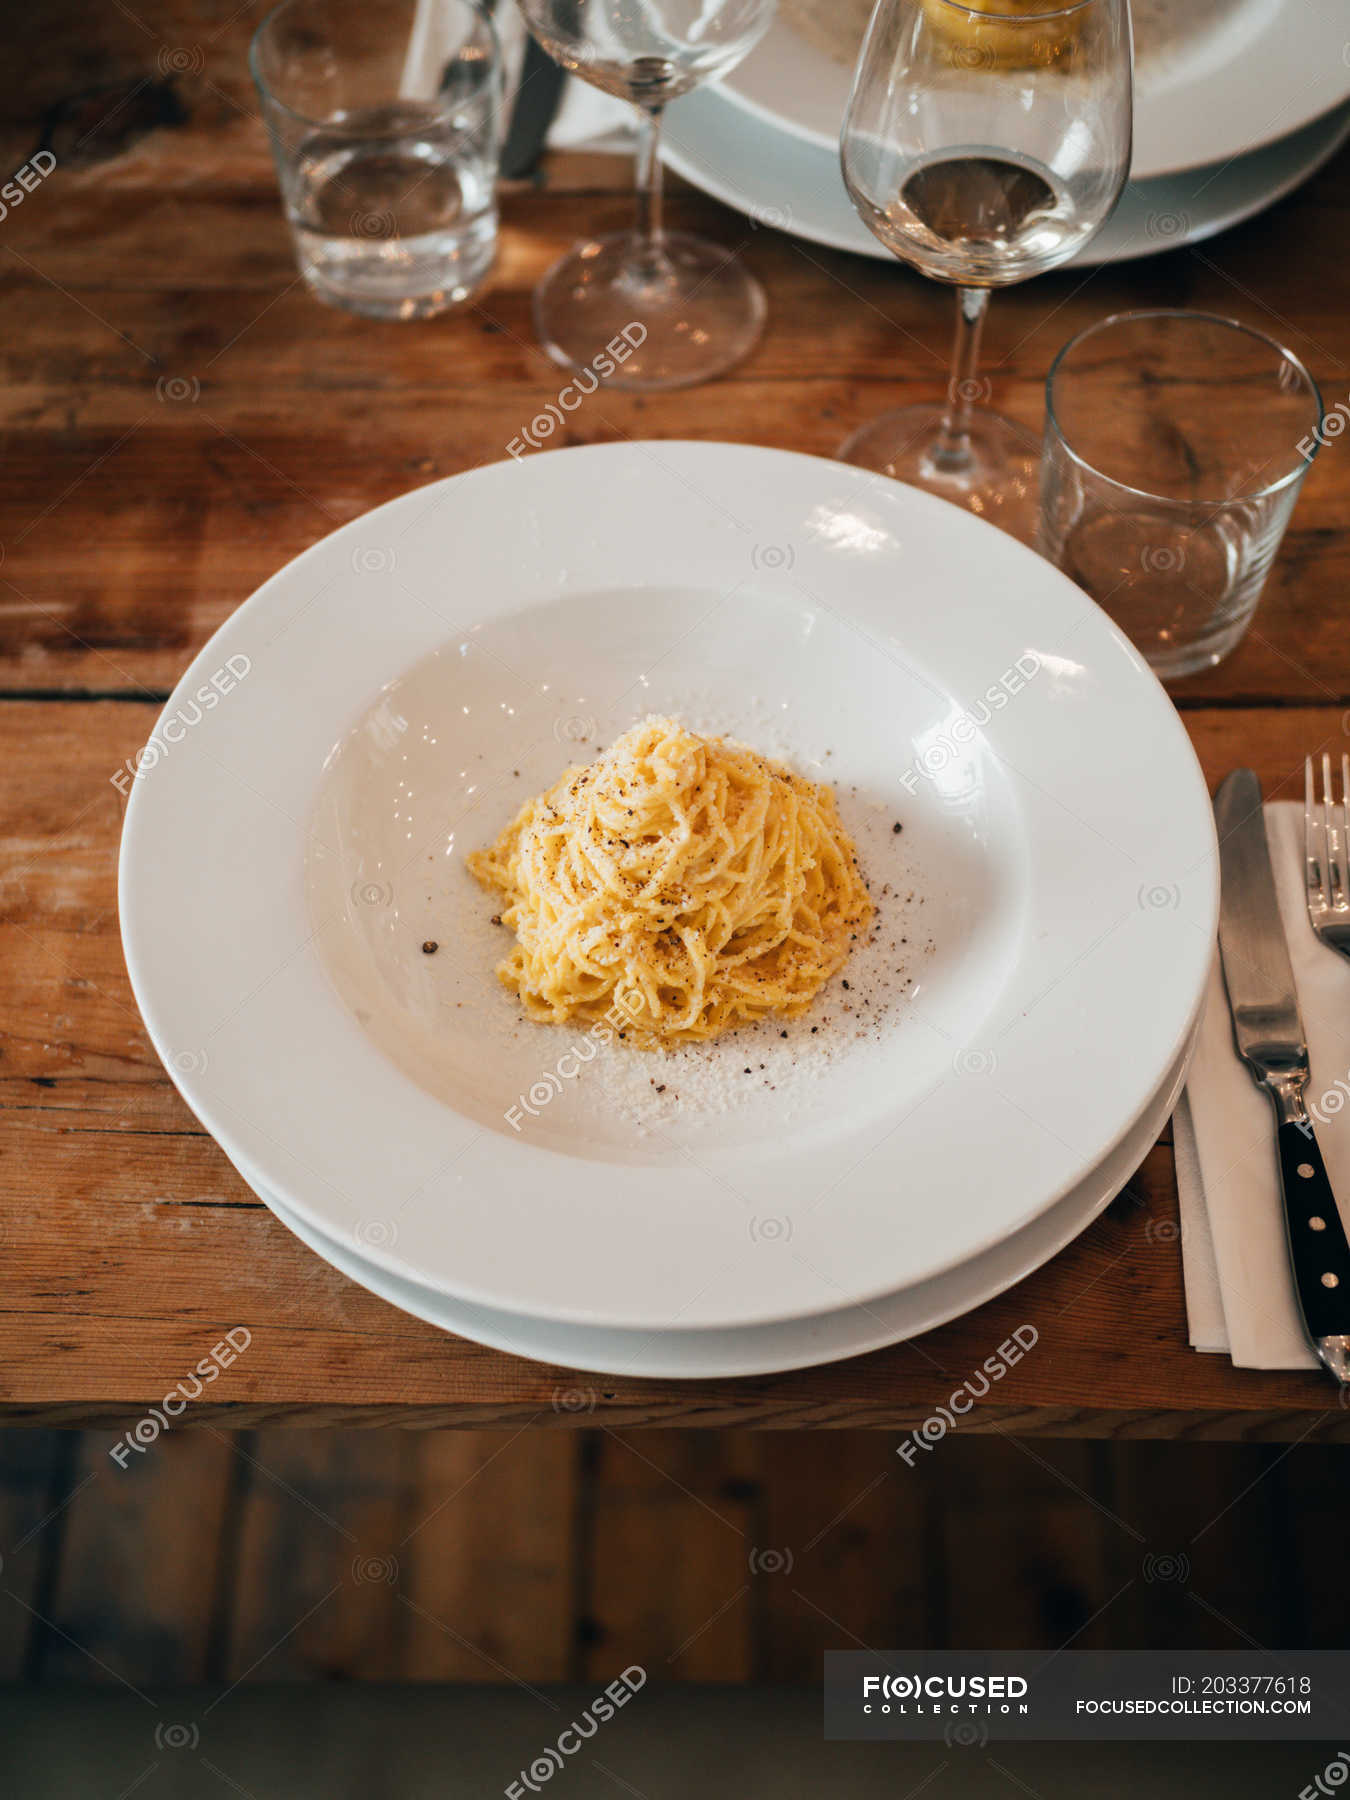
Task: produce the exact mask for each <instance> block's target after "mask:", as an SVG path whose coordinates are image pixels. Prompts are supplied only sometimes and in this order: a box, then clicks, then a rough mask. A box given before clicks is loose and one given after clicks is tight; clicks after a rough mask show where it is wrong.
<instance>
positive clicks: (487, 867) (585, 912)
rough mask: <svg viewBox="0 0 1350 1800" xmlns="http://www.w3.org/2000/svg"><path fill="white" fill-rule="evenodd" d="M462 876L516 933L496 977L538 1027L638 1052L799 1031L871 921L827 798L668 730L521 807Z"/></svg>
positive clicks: (752, 758) (759, 764)
mask: <svg viewBox="0 0 1350 1800" xmlns="http://www.w3.org/2000/svg"><path fill="white" fill-rule="evenodd" d="M468 863H469V868H470V870H471V871H472V873H473V874H474V875H475V876H476V877H477V878H478V880H479V881H480V882H482V884H483V885H484V887H487V888H490V889H493V890H495V891H496V892H498V893H500V894H501V895H502V896H503V898H504V900H505V902H506V904H505V905H504V906H503V908H502V913H501V920H502V923H503V924H504V925H508V926H510V927H511V928H512V929H513V930H514V932H515V934H516V943H515V947H514V949H513V950H512V951H511V954H510V955H509V956H508V957H507V958H506V960H505V961H504V962H503V963H501V964H500V965H499V966H498V969H497V974H498V976H499V977H500V979H501V981H502V982H503V984H504V985H505V986H506V987H508V988H510V989H511V991H512V992H513V993H515V994H517V995H518V996H519V998H520V1001H521V1003H522V1005H523V1006H524V1008H525V1010H526V1012H527V1013H528V1014H529V1016H530V1017H531V1018H532V1019H539V1020H543V1021H546V1022H549V1023H552V1024H563V1023H566V1022H567V1021H570V1020H576V1019H584V1020H592V1019H594V1020H598V1019H602V1018H605V1017H606V1016H607V1015H610V1014H611V1013H612V1012H613V1009H614V1008H615V1007H616V1006H617V1007H618V1008H620V1009H621V1013H620V1016H622V1017H625V1018H626V1019H628V1020H631V1028H630V1029H631V1035H632V1036H633V1038H634V1039H635V1040H636V1041H637V1042H638V1043H639V1044H644V1045H650V1044H656V1043H681V1042H689V1041H692V1040H697V1039H702V1038H713V1037H717V1036H718V1035H719V1034H720V1033H722V1032H724V1031H729V1030H731V1029H732V1028H733V1027H734V1026H737V1025H742V1024H746V1023H749V1022H751V1021H753V1020H756V1019H760V1018H763V1017H765V1016H766V1015H767V1014H770V1013H775V1014H779V1015H782V1016H784V1017H787V1018H792V1017H796V1016H797V1015H798V1014H800V1013H802V1012H804V1011H805V1010H806V1008H807V1007H808V1006H809V1005H810V1004H811V1002H812V1000H813V999H814V998H815V996H816V995H817V994H818V993H819V992H820V990H821V988H822V987H823V986H824V985H825V983H826V982H827V981H828V980H829V979H830V977H831V976H832V975H833V974H834V973H835V972H836V971H837V970H838V969H840V968H841V967H842V966H843V964H844V962H845V960H846V958H847V956H848V953H849V947H850V945H851V943H852V941H853V939H854V938H855V937H856V936H857V935H858V934H859V933H860V932H861V931H862V930H863V929H864V928H865V927H866V925H867V924H868V921H869V920H870V919H871V917H872V902H871V900H870V899H869V898H868V895H867V889H866V887H865V886H864V884H863V880H862V876H861V874H860V873H859V870H858V863H857V855H856V852H855V851H854V848H853V844H852V841H851V839H850V838H849V836H848V834H847V833H846V832H845V830H844V828H843V826H842V824H841V823H840V821H839V815H838V813H837V811H836V810H835V803H834V795H833V794H832V793H831V791H830V789H829V788H828V787H823V786H817V785H816V783H814V782H811V781H807V780H805V779H804V778H803V777H802V776H800V775H795V774H793V773H792V771H791V770H790V769H786V768H784V767H783V766H782V765H781V764H779V763H775V762H771V761H770V760H769V759H768V758H767V757H764V756H760V755H758V754H757V753H756V752H755V751H753V750H750V749H747V748H746V746H745V745H743V744H737V743H734V742H733V741H732V740H730V739H729V738H704V737H699V736H697V735H696V734H695V733H694V732H691V731H686V730H685V729H684V727H683V726H681V725H680V724H678V723H677V722H676V721H675V720H673V719H647V720H646V721H644V723H642V724H641V725H635V726H634V727H633V729H632V730H631V731H627V732H625V733H624V734H623V736H622V737H620V738H619V739H617V740H616V742H615V743H614V744H613V745H612V746H611V747H610V749H609V750H607V751H606V752H605V753H604V754H603V755H602V756H600V757H599V758H598V759H597V760H596V761H595V762H593V763H591V764H590V765H589V766H586V767H577V768H572V769H568V770H567V772H566V774H564V775H563V777H562V778H561V780H560V781H558V782H557V783H556V785H555V786H553V787H552V788H550V789H549V791H548V792H547V793H546V794H543V795H541V796H540V798H538V799H536V800H531V801H529V802H528V803H527V804H526V805H525V806H523V807H522V808H521V810H520V812H519V813H518V814H517V816H516V818H515V819H514V820H513V821H512V823H511V824H510V825H509V826H508V827H507V829H506V830H505V831H504V832H503V833H502V835H501V837H500V838H499V839H498V840H497V842H496V843H495V844H494V845H493V846H492V848H491V849H490V850H480V851H476V852H475V853H474V854H473V855H471V856H470V857H469V859H468Z"/></svg>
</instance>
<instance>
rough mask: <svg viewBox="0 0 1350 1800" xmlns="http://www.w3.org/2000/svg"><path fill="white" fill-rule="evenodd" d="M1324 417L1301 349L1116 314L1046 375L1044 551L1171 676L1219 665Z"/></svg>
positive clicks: (1233, 330) (1238, 331)
mask: <svg viewBox="0 0 1350 1800" xmlns="http://www.w3.org/2000/svg"><path fill="white" fill-rule="evenodd" d="M1322 419H1323V413H1322V400H1321V396H1320V394H1319V393H1318V391H1317V384H1316V383H1315V382H1314V381H1313V378H1312V376H1311V375H1309V373H1308V371H1307V370H1306V369H1305V368H1304V366H1303V364H1302V363H1301V362H1300V361H1299V359H1298V358H1297V357H1296V356H1294V355H1293V354H1292V352H1291V351H1289V350H1286V349H1285V348H1284V347H1283V345H1281V344H1277V343H1276V342H1275V341H1274V339H1273V338H1268V337H1266V336H1265V335H1264V334H1263V333H1262V332H1259V331H1254V330H1252V329H1251V328H1250V327H1249V326H1246V325H1240V324H1239V323H1238V322H1237V320H1235V319H1224V318H1219V317H1217V316H1215V315H1214V314H1211V313H1198V312H1176V311H1157V312H1132V313H1117V314H1115V315H1114V316H1113V317H1111V318H1109V319H1103V320H1102V321H1101V322H1100V324H1097V325H1091V326H1089V327H1088V329H1087V330H1086V331H1082V332H1080V333H1079V334H1078V336H1077V337H1075V338H1072V339H1071V340H1070V341H1069V343H1067V344H1066V345H1065V346H1064V348H1063V349H1062V350H1061V351H1060V353H1059V355H1058V356H1057V357H1056V359H1055V361H1054V364H1053V366H1052V367H1051V370H1050V375H1049V379H1048V380H1047V382H1046V417H1045V441H1044V445H1043V448H1042V460H1041V527H1040V539H1039V545H1038V547H1039V549H1040V551H1041V554H1042V555H1043V556H1046V557H1048V558H1049V559H1050V561H1051V562H1053V563H1055V564H1056V565H1057V566H1058V567H1059V568H1061V569H1062V570H1063V571H1064V573H1065V574H1066V575H1068V576H1069V577H1070V578H1071V579H1072V580H1074V581H1076V582H1077V583H1078V584H1079V586H1080V587H1083V588H1086V590H1087V592H1088V593H1089V594H1091V595H1092V597H1093V599H1094V600H1096V601H1097V602H1098V603H1099V605H1101V606H1102V607H1104V608H1105V610H1106V611H1107V612H1109V613H1110V615H1111V617H1112V618H1113V619H1114V620H1115V621H1116V623H1117V624H1118V625H1119V626H1120V627H1121V629H1122V630H1123V631H1124V632H1126V634H1127V635H1128V636H1129V637H1130V638H1131V639H1132V640H1133V642H1134V643H1135V645H1136V646H1137V647H1138V648H1139V649H1140V650H1141V651H1142V652H1143V654H1144V655H1145V656H1146V657H1147V659H1148V661H1149V663H1150V664H1151V665H1152V667H1153V669H1154V670H1155V672H1156V673H1157V674H1158V675H1160V676H1161V677H1162V678H1163V679H1164V680H1177V679H1180V678H1181V677H1182V676H1184V675H1194V674H1197V673H1198V672H1199V671H1200V670H1202V669H1208V668H1211V667H1213V665H1214V664H1215V663H1218V662H1221V661H1222V660H1223V658H1224V657H1225V656H1227V655H1228V653H1229V651H1231V650H1232V649H1233V648H1234V647H1235V645H1236V644H1237V643H1238V641H1239V640H1240V639H1241V637H1242V635H1243V633H1244V632H1245V631H1246V629H1247V627H1248V626H1249V625H1250V624H1251V621H1252V615H1253V613H1254V612H1255V611H1256V605H1257V602H1258V600H1259V599H1260V598H1261V589H1262V587H1263V586H1264V585H1265V579H1266V576H1267V575H1268V574H1269V572H1270V566H1271V564H1272V563H1273V562H1274V560H1275V555H1276V552H1277V551H1278V550H1279V547H1280V540H1281V538H1282V537H1283V536H1284V528H1285V526H1286V525H1287V524H1288V523H1289V515H1290V514H1291V513H1292V512H1293V510H1294V502H1295V501H1296V500H1297V498H1298V493H1299V488H1300V487H1301V485H1302V482H1303V477H1304V476H1305V475H1306V473H1307V471H1308V465H1309V464H1310V463H1311V461H1312V459H1313V457H1314V455H1315V454H1316V452H1317V450H1318V447H1319V445H1320V443H1321V440H1322V435H1323V434H1322Z"/></svg>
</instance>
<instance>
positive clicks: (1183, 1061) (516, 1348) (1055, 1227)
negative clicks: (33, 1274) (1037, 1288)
mask: <svg viewBox="0 0 1350 1800" xmlns="http://www.w3.org/2000/svg"><path fill="white" fill-rule="evenodd" d="M1193 1044H1194V1035H1193V1034H1192V1039H1191V1043H1190V1044H1188V1045H1187V1048H1186V1051H1185V1053H1184V1054H1183V1055H1182V1056H1181V1057H1179V1058H1178V1060H1177V1062H1176V1063H1175V1064H1174V1066H1173V1067H1172V1068H1171V1069H1170V1070H1169V1071H1168V1074H1167V1078H1166V1080H1165V1081H1164V1082H1163V1084H1162V1086H1161V1087H1160V1088H1159V1089H1158V1092H1157V1094H1156V1095H1155V1096H1154V1098H1153V1100H1152V1102H1151V1103H1150V1105H1149V1106H1148V1108H1147V1110H1146V1111H1145V1112H1144V1114H1143V1116H1142V1117H1141V1118H1140V1119H1139V1121H1138V1122H1137V1124H1136V1125H1135V1126H1134V1128H1133V1129H1132V1130H1131V1131H1130V1132H1129V1133H1127V1135H1126V1137H1125V1138H1124V1140H1123V1141H1122V1142H1121V1143H1120V1144H1119V1145H1118V1146H1117V1147H1116V1149H1115V1150H1114V1151H1113V1152H1112V1153H1111V1154H1110V1155H1109V1156H1108V1157H1107V1158H1106V1160H1105V1161H1104V1162H1103V1163H1102V1164H1101V1166H1100V1167H1099V1168H1097V1169H1095V1170H1094V1171H1093V1172H1092V1174H1091V1175H1090V1176H1089V1177H1088V1178H1087V1179H1086V1180H1085V1181H1083V1182H1081V1183H1080V1184H1079V1186H1078V1187H1077V1188H1075V1189H1074V1191H1073V1192H1072V1193H1071V1194H1067V1195H1065V1197H1064V1198H1063V1199H1062V1200H1061V1201H1059V1203H1058V1204H1057V1205H1056V1206H1054V1207H1053V1208H1052V1209H1051V1210H1050V1211H1049V1212H1048V1213H1045V1214H1043V1215H1042V1216H1041V1217H1040V1218H1039V1219H1037V1220H1036V1221H1035V1222H1034V1223H1033V1224H1031V1225H1028V1226H1026V1227H1025V1228H1024V1229H1023V1230H1022V1231H1020V1232H1017V1233H1016V1234H1015V1235H1014V1236H1012V1237H1010V1238H1008V1239H1006V1240H1005V1241H1004V1242H1003V1243H1001V1244H999V1245H997V1246H996V1247H995V1248H994V1249H992V1250H988V1251H986V1252H985V1253H984V1254H983V1255H982V1256H977V1257H975V1258H973V1259H972V1260H971V1261H970V1262H968V1263H965V1264H963V1265H962V1267H960V1268H959V1269H952V1270H950V1271H949V1272H948V1273H947V1274H946V1275H940V1276H938V1277H937V1278H936V1279H935V1280H933V1281H927V1282H922V1283H920V1284H919V1286H918V1287H914V1288H907V1289H905V1290H904V1291H902V1292H900V1293H897V1294H889V1295H887V1296H886V1297H885V1298H884V1299H881V1300H878V1301H875V1302H873V1303H872V1304H870V1305H867V1306H854V1307H845V1308H842V1309H841V1310H840V1311H838V1312H834V1313H822V1314H820V1315H818V1316H817V1317H815V1318H809V1319H797V1320H793V1321H790V1322H788V1323H786V1324H780V1325H762V1326H751V1327H746V1328H743V1329H740V1330H732V1331H678V1332H661V1331H647V1332H642V1331H606V1330H601V1329H591V1328H588V1327H586V1326H577V1325H563V1324H555V1323H553V1322H551V1321H549V1320H544V1319H531V1318H526V1317H523V1316H521V1315H520V1314H518V1313H510V1312H502V1311H500V1310H497V1309H495V1308H492V1307H485V1306H475V1305H473V1304H472V1303H471V1302H468V1301H463V1300H452V1299H450V1298H448V1297H447V1296H446V1295H444V1294H440V1293H437V1292H436V1290H435V1289H434V1288H428V1287H424V1286H422V1285H421V1284H420V1283H417V1282H413V1281H405V1280H403V1279H402V1278H401V1277H400V1276H398V1275H394V1274H391V1273H390V1272H388V1271H387V1270H385V1269H381V1268H377V1267H376V1266H375V1264H374V1263H370V1262H366V1261H365V1260H363V1259H362V1258H361V1257H358V1256H356V1255H354V1254H353V1253H352V1252H351V1251H350V1250H349V1249H347V1248H345V1247H344V1246H343V1245H341V1244H335V1243H334V1242H333V1241H332V1239H331V1238H327V1237H325V1236H324V1234H323V1233H322V1232H321V1231H318V1230H316V1229H315V1228H314V1226H313V1225H311V1224H309V1223H307V1222H306V1221H305V1220H303V1219H301V1218H299V1217H297V1215H296V1214H295V1213H293V1212H291V1211H290V1210H289V1209H288V1208H287V1207H286V1206H285V1205H284V1204H283V1203H282V1202H281V1201H280V1200H279V1199H278V1198H277V1197H276V1195H275V1194H272V1193H270V1192H269V1191H268V1189H267V1186H266V1184H265V1182H263V1181H262V1179H261V1177H259V1176H258V1175H256V1174H255V1173H253V1172H251V1171H250V1170H249V1169H248V1168H247V1167H246V1166H243V1165H241V1166H240V1167H239V1173H240V1174H241V1175H242V1176H243V1178H244V1180H245V1181H246V1182H247V1183H248V1184H249V1186H250V1187H251V1188H252V1189H253V1191H254V1192H255V1193H256V1194H257V1195H258V1197H259V1199H260V1200H262V1201H263V1202H264V1203H265V1204H266V1205H267V1206H268V1207H270V1208H271V1210H272V1211H273V1212H274V1213H275V1214H276V1216H277V1217H278V1218H279V1219H280V1220H281V1222H282V1224H283V1225H285V1226H286V1227H287V1228H288V1229H289V1230H290V1231H293V1232H294V1233H295V1235H296V1237H298V1238H299V1239H300V1240H301V1241H302V1242H303V1243H305V1244H307V1245H308V1246H309V1248H310V1249H311V1250H313V1251H314V1252H315V1254H316V1255H318V1256H320V1257H322V1258H323V1260H324V1261H325V1262H327V1263H331V1264H332V1266H333V1267H334V1268H335V1269H337V1270H339V1271H340V1272H341V1273H342V1274H343V1275H346V1276H347V1277H348V1279H349V1280H351V1281H354V1282H356V1283H357V1284H358V1285H359V1286H360V1287H364V1288H366V1289H368V1290H369V1291H370V1292H371V1293H372V1294H376V1295H378V1296H379V1298H380V1299H382V1300H387V1301H388V1302H389V1304H390V1305H391V1306H396V1307H397V1308H398V1309H399V1311H400V1312H406V1313H410V1314H411V1315H412V1316H413V1317H414V1318H417V1319H423V1320H425V1321H426V1323H427V1324H429V1325H436V1326H438V1327H439V1328H440V1329H441V1330H442V1331H449V1332H452V1333H453V1334H454V1335H455V1336H456V1337H463V1338H470V1339H472V1340H473V1341H474V1342H475V1343H479V1344H486V1345H487V1346H488V1347H489V1348H490V1349H493V1350H503V1351H505V1352H507V1354H508V1355H511V1356H523V1357H526V1358H527V1359H529V1360H530V1361H532V1362H542V1363H552V1364H557V1365H558V1366H560V1367H562V1368H567V1369H580V1370H584V1371H586V1372H588V1373H593V1374H600V1375H611V1376H613V1375H618V1376H631V1377H635V1378H641V1379H646V1380H663V1381H692V1380H703V1381H713V1380H721V1379H729V1378H743V1377H746V1376H751V1375H777V1374H782V1373H783V1372H785V1371H786V1370H789V1369H806V1368H813V1367H815V1366H816V1365H817V1364H820V1363H829V1362H842V1361H844V1359H845V1358H847V1357H850V1356H863V1355H865V1354H866V1353H867V1352H868V1351H871V1350H882V1349H885V1348H886V1346H887V1345H889V1344H897V1343H901V1342H902V1341H903V1340H905V1339H906V1338H912V1337H918V1336H919V1335H920V1334H921V1333H922V1332H925V1331H932V1330H934V1329H936V1327H937V1326H939V1325H944V1324H946V1323H947V1321H948V1320H949V1319H954V1318H958V1317H959V1316H960V1315H961V1314H962V1313H967V1312H972V1311H973V1310H974V1309H975V1308H976V1307H977V1306H983V1305H984V1304H985V1302H986V1301H988V1300H992V1299H994V1298H995V1297H996V1296H997V1295H999V1294H1001V1293H1003V1292H1005V1290H1006V1289H1008V1288H1010V1287H1012V1286H1014V1285H1015V1284H1016V1283H1017V1282H1019V1281H1022V1280H1024V1279H1025V1277H1026V1276H1028V1275H1030V1274H1032V1273H1033V1272H1034V1271H1035V1270H1036V1269H1038V1268H1040V1267H1041V1265H1042V1264H1043V1263H1046V1262H1049V1260H1050V1259H1051V1257H1053V1256H1056V1255H1058V1253H1059V1252H1060V1251H1061V1250H1063V1249H1064V1248H1065V1246H1066V1245H1068V1244H1070V1243H1071V1242H1072V1241H1073V1239H1074V1238H1076V1237H1077V1236H1079V1234H1080V1233H1081V1232H1083V1231H1085V1230H1086V1229H1087V1227H1088V1226H1089V1225H1090V1224H1091V1223H1092V1222H1093V1220H1094V1219H1096V1218H1098V1217H1099V1216H1100V1214H1101V1213H1103V1212H1104V1211H1105V1210H1106V1208H1107V1207H1108V1206H1109V1205H1110V1203H1111V1201H1112V1200H1114V1199H1115V1197H1116V1195H1117V1194H1118V1193H1120V1191H1121V1189H1122V1188H1123V1187H1125V1185H1126V1184H1127V1182H1128V1181H1129V1180H1130V1177H1131V1176H1132V1175H1133V1174H1134V1172H1135V1170H1136V1169H1137V1168H1138V1167H1139V1165H1140V1163H1141V1162H1142V1161H1143V1160H1144V1158H1145V1156H1147V1154H1148V1152H1149V1150H1150V1149H1151V1148H1152V1145H1153V1143H1154V1140H1155V1139H1156V1137H1157V1135H1158V1133H1159V1131H1160V1130H1161V1129H1162V1127H1163V1125H1164V1124H1165V1123H1166V1121H1167V1120H1168V1119H1169V1118H1170V1117H1171V1115H1172V1109H1173V1108H1174V1107H1175V1105H1176V1103H1177V1099H1178V1097H1179V1095H1180V1093H1181V1089H1182V1086H1183V1084H1184V1082H1185V1079H1186V1070H1187V1068H1188V1066H1189V1064H1190V1057H1191V1049H1192V1047H1193Z"/></svg>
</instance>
